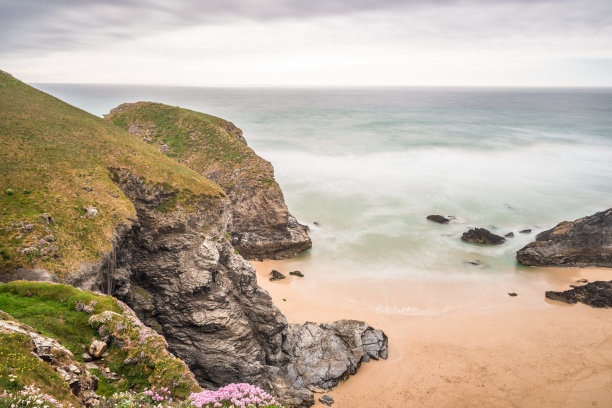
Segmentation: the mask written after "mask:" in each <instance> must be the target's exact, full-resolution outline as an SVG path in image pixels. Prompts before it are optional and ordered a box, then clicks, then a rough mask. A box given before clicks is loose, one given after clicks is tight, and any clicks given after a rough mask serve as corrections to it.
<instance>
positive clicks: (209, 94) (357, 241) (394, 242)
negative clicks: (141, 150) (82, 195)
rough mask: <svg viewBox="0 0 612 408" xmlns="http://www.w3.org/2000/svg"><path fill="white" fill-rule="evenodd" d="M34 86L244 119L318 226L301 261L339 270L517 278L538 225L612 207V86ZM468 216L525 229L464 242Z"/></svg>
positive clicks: (389, 276) (89, 105) (393, 276)
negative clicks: (519, 256) (440, 220)
mask: <svg viewBox="0 0 612 408" xmlns="http://www.w3.org/2000/svg"><path fill="white" fill-rule="evenodd" d="M36 86H37V87H38V88H39V89H42V90H44V91H46V92H49V93H51V94H53V95H55V96H57V97H59V98H61V99H64V100H66V101H68V102H69V103H71V104H73V105H75V106H78V107H80V108H82V109H84V110H87V111H89V112H91V113H94V114H96V115H100V116H101V115H102V114H104V113H106V112H108V111H109V110H110V109H111V108H112V107H114V106H116V105H118V104H120V103H122V102H134V101H138V100H152V101H159V102H163V103H167V104H170V105H178V106H181V107H185V108H190V109H194V110H198V111H202V112H206V113H210V114H213V115H216V116H220V117H223V118H226V119H228V120H231V121H232V122H234V123H235V124H236V125H237V126H239V127H240V128H242V129H243V131H244V134H245V137H246V139H247V141H248V143H249V145H250V146H251V147H253V148H254V149H255V151H256V152H257V153H258V154H260V155H261V156H262V157H264V158H266V159H267V160H269V161H271V162H272V163H273V165H274V167H275V172H276V178H277V180H278V181H279V183H280V184H281V186H282V188H283V191H284V194H285V198H286V201H287V203H288V205H289V208H290V210H291V212H292V213H293V214H294V215H295V216H296V217H297V218H298V219H299V220H300V221H301V222H304V223H307V224H308V225H309V226H310V227H311V236H312V238H313V249H312V250H311V251H309V252H308V253H306V254H304V255H302V256H301V257H300V258H299V259H297V260H295V261H294V262H293V263H292V264H291V266H292V267H299V268H300V269H301V270H303V271H304V272H305V273H306V274H307V275H308V274H309V273H310V277H312V278H318V279H319V280H326V281H328V282H334V281H338V280H339V279H343V278H346V277H351V278H354V279H362V280H364V281H369V280H371V281H376V282H383V281H385V280H387V281H389V282H392V281H393V282H397V281H398V280H402V281H404V282H410V283H414V282H425V283H428V284H429V283H431V282H444V283H445V284H448V283H449V282H463V283H465V282H471V283H473V284H475V285H478V284H480V283H481V282H483V281H492V280H495V281H496V282H503V283H504V284H509V283H514V282H516V280H517V279H524V276H525V268H520V267H518V266H517V265H516V263H515V257H514V254H515V252H516V250H517V249H519V248H520V247H521V246H523V245H524V244H526V243H527V242H529V241H531V240H533V239H534V238H535V234H536V233H537V232H539V231H542V230H544V229H548V228H550V227H552V226H554V225H556V224H557V223H559V222H561V221H563V220H572V219H575V218H578V217H581V216H585V215H589V214H592V213H594V212H596V211H600V210H603V209H606V208H609V207H611V206H612V90H611V89H595V90H593V89H461V88H460V89H438V88H431V89H428V88H399V89H318V90H314V89H256V88H252V89H207V88H189V87H141V86H111V85H104V86H101V85H53V84H38V85H36ZM428 214H448V215H454V216H457V217H460V218H461V219H462V221H463V222H461V223H456V224H451V225H438V224H435V223H432V222H429V221H427V220H425V217H426V216H427V215H428ZM314 221H317V222H318V223H319V225H318V226H317V225H314ZM471 226H481V227H486V228H489V229H490V230H492V231H493V232H496V233H499V234H505V233H507V232H510V231H513V232H514V234H515V238H513V239H509V240H508V242H507V243H506V244H504V245H501V246H495V247H484V246H474V245H469V244H466V243H463V242H461V241H460V239H459V237H460V235H461V233H462V232H463V231H465V230H467V228H468V227H471ZM525 228H530V229H532V233H531V234H519V233H518V231H519V230H522V229H525ZM475 259H478V260H480V261H482V262H484V263H485V264H486V265H488V267H485V268H474V267H473V266H470V265H467V264H466V263H465V262H464V261H466V260H475ZM311 282H312V280H311ZM303 284H304V285H308V284H309V283H303ZM392 304H393V305H396V306H397V307H398V308H399V309H400V310H403V308H405V307H406V302H399V304H398V299H392ZM373 307H374V306H373ZM376 307H379V308H380V307H381V305H376ZM394 307H395V306H394Z"/></svg>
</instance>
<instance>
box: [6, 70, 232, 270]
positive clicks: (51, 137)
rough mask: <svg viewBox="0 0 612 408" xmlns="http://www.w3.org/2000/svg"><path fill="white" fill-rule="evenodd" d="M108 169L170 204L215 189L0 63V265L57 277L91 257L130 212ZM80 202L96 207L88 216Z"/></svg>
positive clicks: (216, 193) (216, 189)
mask: <svg viewBox="0 0 612 408" xmlns="http://www.w3.org/2000/svg"><path fill="white" fill-rule="evenodd" d="M116 168H121V169H126V170H128V171H130V172H132V173H133V174H134V175H136V176H139V177H142V178H143V179H145V181H146V182H147V183H150V184H155V185H158V186H161V187H163V188H164V189H166V190H170V191H173V192H175V198H174V200H173V203H172V205H173V206H175V205H177V204H180V203H181V202H182V201H181V200H183V201H185V200H188V199H194V198H195V197H200V196H219V195H223V191H222V190H221V189H220V188H219V187H218V186H217V185H215V184H214V183H212V182H210V181H209V180H207V179H206V178H204V177H202V176H200V175H198V174H197V173H196V172H194V171H193V170H191V169H189V168H188V167H186V166H183V165H181V164H179V163H178V162H177V161H175V160H173V159H172V158H170V157H168V156H166V155H164V154H161V153H160V152H159V151H157V150H156V149H155V148H154V147H153V146H150V145H147V144H145V143H143V142H142V141H140V140H139V139H138V138H136V137H134V136H132V135H130V134H128V133H127V132H125V131H124V130H122V129H120V128H119V127H117V126H114V125H113V124H112V123H111V122H109V121H105V120H102V119H101V118H98V117H96V116H94V115H91V114H89V113H87V112H85V111H82V110H80V109H77V108H75V107H73V106H71V105H68V104H67V103H65V102H62V101H61V100H59V99H56V98H54V97H52V96H50V95H48V94H45V93H44V92H41V91H38V90H36V89H34V88H32V87H30V86H28V85H26V84H24V83H23V82H21V81H18V80H17V79H15V78H13V77H12V76H10V75H8V74H6V73H4V72H2V71H0V273H2V272H5V271H12V270H13V269H14V268H15V267H19V266H22V267H40V268H45V269H48V270H50V271H52V272H54V273H56V274H57V275H58V276H60V278H62V277H64V276H66V275H67V274H69V273H71V272H74V271H75V270H77V269H78V267H79V265H80V264H81V262H83V261H96V260H98V259H99V256H100V254H101V252H103V251H106V250H108V249H110V242H109V239H110V238H111V237H112V235H113V232H114V228H115V225H116V224H117V223H120V222H128V218H130V217H133V216H134V215H135V210H134V207H133V205H132V203H131V202H130V200H129V199H127V198H126V197H125V196H124V195H123V193H122V192H121V191H120V190H119V189H118V187H117V186H116V185H115V184H114V183H113V181H112V174H111V172H112V171H111V169H116ZM86 208H95V209H97V210H98V215H97V216H94V217H87V216H86V212H87V210H86ZM45 213H48V214H50V215H51V216H52V217H53V219H54V221H55V222H53V223H50V224H48V223H47V222H46V221H45V220H44V218H43V217H42V216H41V215H42V214H45Z"/></svg>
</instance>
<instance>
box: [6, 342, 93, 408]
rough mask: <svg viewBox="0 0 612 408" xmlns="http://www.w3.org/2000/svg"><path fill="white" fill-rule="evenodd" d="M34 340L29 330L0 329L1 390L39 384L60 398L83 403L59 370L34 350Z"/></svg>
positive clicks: (39, 386)
mask: <svg viewBox="0 0 612 408" xmlns="http://www.w3.org/2000/svg"><path fill="white" fill-rule="evenodd" d="M31 341H32V340H31V339H30V337H29V336H28V335H26V334H22V333H2V332H0V393H1V392H2V391H5V390H6V391H7V392H14V391H17V390H19V389H21V388H23V387H24V386H27V385H31V384H36V386H37V387H38V388H39V389H40V390H41V391H42V392H44V393H46V394H49V395H51V396H53V397H55V398H56V399H57V400H59V401H63V402H70V403H72V404H73V405H74V406H80V405H81V404H80V401H78V400H77V398H76V397H75V396H74V395H72V393H71V392H70V389H69V388H68V386H67V385H66V383H65V382H64V380H63V379H62V378H61V377H60V376H59V374H58V373H57V372H55V370H54V369H53V368H52V367H51V366H50V365H49V364H47V363H45V362H43V361H41V360H39V359H38V358H37V357H36V356H34V355H33V354H32V352H31V345H30V343H31Z"/></svg>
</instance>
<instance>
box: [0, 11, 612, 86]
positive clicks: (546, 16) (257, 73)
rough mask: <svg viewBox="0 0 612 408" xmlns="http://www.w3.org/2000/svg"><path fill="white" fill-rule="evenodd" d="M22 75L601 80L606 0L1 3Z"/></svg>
mask: <svg viewBox="0 0 612 408" xmlns="http://www.w3.org/2000/svg"><path fill="white" fill-rule="evenodd" d="M0 6H1V11H0V69H3V70H5V71H8V72H10V73H12V74H13V75H14V76H16V77H17V78H19V79H22V80H24V81H27V82H68V83H78V82H87V83H147V84H183V85H212V86H222V85H300V86H302V85H332V86H342V85H527V86H538V85H544V86H554V85H564V86H612V0H582V1H579V0H567V1H565V0H561V1H544V0H464V1H455V0H439V1H425V0H406V1H402V0H355V1H335V0H286V1H283V0H107V1H103V0H0Z"/></svg>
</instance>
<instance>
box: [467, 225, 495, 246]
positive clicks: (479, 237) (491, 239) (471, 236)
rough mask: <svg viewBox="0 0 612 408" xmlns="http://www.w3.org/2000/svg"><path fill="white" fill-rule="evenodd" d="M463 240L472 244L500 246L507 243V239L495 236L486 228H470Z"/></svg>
mask: <svg viewBox="0 0 612 408" xmlns="http://www.w3.org/2000/svg"><path fill="white" fill-rule="evenodd" d="M461 239H462V240H463V241H466V242H470V243H472V244H484V245H499V244H503V243H504V242H506V238H504V237H500V236H499V235H496V234H493V233H492V232H490V231H489V230H486V229H484V228H470V229H469V230H468V231H466V232H464V233H463V235H462V236H461Z"/></svg>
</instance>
